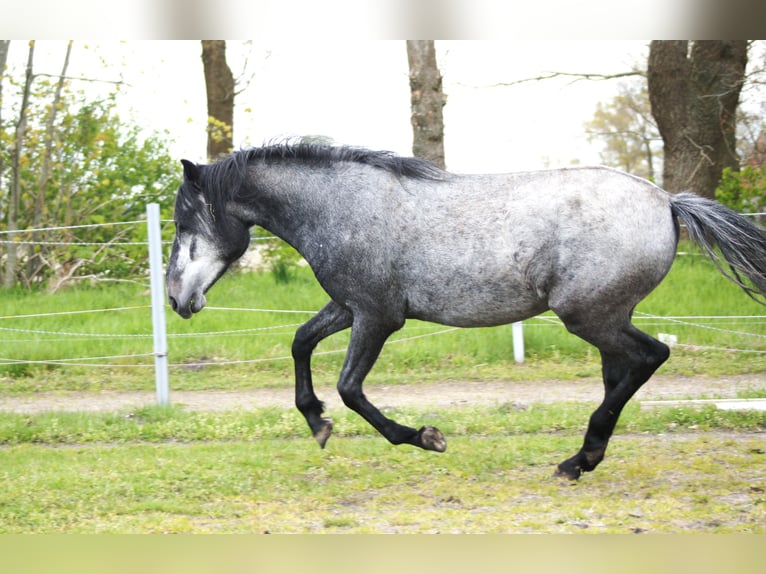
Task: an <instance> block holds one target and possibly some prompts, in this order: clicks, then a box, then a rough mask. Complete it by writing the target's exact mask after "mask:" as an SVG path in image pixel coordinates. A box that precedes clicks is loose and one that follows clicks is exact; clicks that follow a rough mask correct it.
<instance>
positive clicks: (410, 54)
mask: <svg viewBox="0 0 766 574" xmlns="http://www.w3.org/2000/svg"><path fill="white" fill-rule="evenodd" d="M407 60H408V62H409V67H410V94H411V95H410V103H411V106H412V117H411V122H412V136H413V138H412V153H413V154H414V155H415V156H418V157H423V158H425V159H428V160H431V161H432V162H434V163H435V164H436V165H438V166H439V167H441V168H444V166H445V163H444V117H443V115H442V108H443V107H444V105H445V104H446V103H447V98H446V96H445V95H444V92H443V91H442V76H441V74H440V73H439V67H438V66H437V65H436V51H435V50H434V42H433V40H407Z"/></svg>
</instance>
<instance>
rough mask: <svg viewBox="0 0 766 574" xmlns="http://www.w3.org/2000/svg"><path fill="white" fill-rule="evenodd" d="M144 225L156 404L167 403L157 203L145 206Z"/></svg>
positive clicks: (162, 283)
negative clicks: (146, 245) (147, 253)
mask: <svg viewBox="0 0 766 574" xmlns="http://www.w3.org/2000/svg"><path fill="white" fill-rule="evenodd" d="M146 225H147V228H148V231H149V274H150V278H151V291H152V332H153V333H154V372H155V379H156V387H157V404H158V405H160V406H167V405H169V404H170V387H169V385H168V340H167V332H166V329H165V281H164V278H163V272H162V233H161V231H160V206H159V205H158V204H156V203H150V204H148V205H147V206H146Z"/></svg>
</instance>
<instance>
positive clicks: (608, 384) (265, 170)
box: [167, 143, 766, 479]
mask: <svg viewBox="0 0 766 574" xmlns="http://www.w3.org/2000/svg"><path fill="white" fill-rule="evenodd" d="M182 163H183V168H184V181H183V184H182V185H181V187H180V189H179V190H178V196H177V199H176V205H175V222H176V237H175V242H174V244H173V251H172V254H171V257H170V262H169V265H168V269H167V289H168V295H169V300H170V305H171V306H172V308H173V309H174V310H175V311H176V312H177V313H178V314H179V315H181V317H184V318H189V317H191V316H192V314H193V313H196V312H198V311H200V310H201V309H202V308H203V307H204V305H205V293H206V291H207V290H208V289H209V288H210V287H211V286H212V285H213V284H214V283H215V282H216V280H217V279H218V278H219V277H220V276H221V275H222V274H223V273H224V271H225V270H226V269H227V268H228V267H229V265H231V263H233V262H234V261H235V260H236V259H238V258H239V257H240V256H241V255H242V254H243V253H244V252H245V250H246V249H247V247H248V243H249V240H250V232H249V230H250V228H251V227H252V226H254V225H259V226H262V227H264V228H265V229H267V230H269V231H270V232H272V233H273V234H274V235H277V236H278V237H280V238H282V239H284V240H285V241H286V242H287V243H289V244H290V245H292V246H293V247H294V248H295V249H296V250H298V252H299V253H300V254H301V255H302V256H303V257H304V258H305V259H306V261H308V263H309V265H310V266H311V268H312V270H313V271H314V274H315V275H316V278H317V280H318V281H319V283H320V284H321V285H322V287H323V288H324V290H325V291H326V292H327V293H328V295H329V296H330V302H329V303H327V305H325V307H324V308H322V310H321V311H319V313H318V314H317V315H315V316H314V317H313V318H312V319H311V320H310V321H308V322H307V323H306V324H305V325H303V326H302V327H300V328H299V329H298V331H297V333H296V335H295V340H294V342H293V345H292V355H293V357H294V360H295V402H296V406H297V408H298V409H299V410H300V412H301V413H302V414H303V415H304V416H305V418H306V421H307V422H308V425H309V427H310V428H311V431H312V433H313V435H314V437H315V438H316V440H317V441H318V442H319V444H320V445H321V446H322V447H324V445H325V443H326V442H327V439H328V438H329V437H330V433H331V431H332V422H331V421H330V420H329V419H327V418H323V417H322V411H323V404H322V402H321V401H320V400H319V399H318V398H317V397H316V395H315V394H314V390H313V386H312V379H311V367H310V359H311V354H312V352H313V350H314V348H315V347H316V346H317V344H318V343H319V342H320V341H321V340H322V339H324V338H325V337H328V336H330V335H332V334H333V333H336V332H338V331H341V330H343V329H347V328H349V327H351V340H350V343H349V346H348V350H347V353H346V358H345V362H344V365H343V368H342V371H341V374H340V379H339V381H338V391H339V393H340V396H341V397H342V399H343V402H344V403H345V404H346V405H347V406H348V407H350V408H351V409H353V410H354V411H356V412H358V413H359V414H360V415H361V416H362V417H364V418H365V419H366V420H367V421H368V422H369V423H370V424H371V425H372V426H373V427H375V428H376V429H377V430H378V431H379V432H380V433H381V434H382V435H383V436H384V437H386V438H387V439H388V440H389V441H391V442H392V443H394V444H401V443H409V444H412V445H415V446H418V447H421V448H424V449H429V450H435V451H439V452H442V451H444V450H445V449H446V441H445V438H444V436H443V435H442V433H441V432H440V431H439V430H438V429H436V428H434V427H432V426H423V427H422V428H420V429H414V428H410V427H407V426H403V425H400V424H398V423H396V422H395V421H393V420H391V419H389V418H387V417H385V416H384V415H383V414H382V413H381V412H380V411H379V410H378V409H377V408H376V407H375V406H374V405H373V404H372V403H370V401H369V400H368V399H367V397H366V396H365V395H364V393H363V392H362V383H363V381H364V379H365V377H366V375H367V373H368V372H369V371H370V369H371V368H372V366H373V364H374V363H375V361H376V359H377V357H378V355H379V353H380V351H381V349H382V347H383V344H384V343H385V341H386V339H387V338H388V337H389V336H390V335H391V334H392V333H394V332H395V331H397V330H398V329H400V328H401V327H402V326H403V325H404V322H405V320H406V319H408V318H414V319H421V320H425V321H432V322H435V323H442V324H445V325H453V326H457V327H485V326H493V325H502V324H506V323H510V322H513V321H521V320H523V319H528V318H530V317H533V316H535V315H537V314H539V313H541V312H543V311H546V310H548V309H550V310H552V311H553V312H554V313H556V314H557V315H558V316H559V317H560V318H561V320H562V321H563V322H564V324H565V325H566V328H567V329H568V330H569V331H570V332H572V333H574V334H575V335H577V336H579V337H581V338H582V339H584V340H585V341H587V342H588V343H590V344H592V345H594V346H595V347H596V348H598V350H599V351H600V353H601V359H602V367H603V378H604V387H605V396H604V401H603V402H602V404H601V405H600V406H599V407H598V409H596V411H595V412H594V413H593V415H592V416H591V418H590V421H589V424H588V428H587V431H586V433H585V440H584V444H583V446H582V448H581V449H580V451H579V452H578V453H577V454H575V455H574V456H573V457H571V458H569V459H567V460H565V461H564V462H562V463H561V464H559V465H558V469H557V474H559V475H561V476H565V477H568V478H571V479H576V478H578V477H579V476H580V474H581V472H583V471H590V470H593V469H594V468H595V467H596V465H598V463H599V462H600V461H601V460H602V459H603V457H604V452H605V450H606V446H607V443H608V441H609V438H610V436H611V435H612V432H613V430H614V427H615V424H616V423H617V419H618V417H619V415H620V413H621V411H622V409H623V407H624V406H625V404H626V403H627V401H628V400H629V399H630V398H631V397H632V396H633V394H634V393H635V392H636V391H637V390H638V389H639V388H640V387H641V385H643V384H644V383H645V382H646V381H647V380H648V379H649V377H650V376H651V375H652V373H654V371H655V370H656V369H657V368H658V367H659V366H660V365H661V364H662V363H663V362H664V361H665V360H666V359H667V358H668V355H669V349H668V347H667V346H666V345H664V344H663V343H661V342H659V341H657V340H655V339H654V338H652V337H650V336H649V335H647V334H646V333H643V332H641V331H639V330H638V329H637V328H636V327H635V326H633V325H632V324H631V316H632V313H633V309H634V307H635V306H636V304H637V303H638V302H639V301H641V300H642V299H643V298H644V297H646V296H647V295H648V294H649V293H650V292H651V291H652V290H653V289H654V288H655V287H656V286H657V285H658V284H659V283H660V281H661V280H662V279H663V277H665V275H666V274H667V272H668V270H669V269H670V266H671V264H672V263H673V258H674V256H675V252H676V245H677V242H678V235H679V228H678V221H679V220H680V221H681V222H683V223H684V224H685V225H686V227H687V229H688V232H689V236H690V238H691V239H692V240H694V241H695V242H697V243H698V244H700V245H701V246H702V247H703V248H704V250H705V251H706V252H707V254H708V255H709V256H710V257H711V258H712V259H713V260H714V261H715V262H716V265H718V266H719V269H721V270H722V271H723V272H724V273H725V274H726V275H727V276H728V277H729V278H730V279H732V280H733V281H735V282H736V283H738V284H739V285H740V286H741V287H742V288H743V289H745V291H746V292H747V293H748V294H750V295H751V296H753V297H758V296H760V295H762V294H764V292H766V238H764V235H763V233H762V230H761V228H759V227H758V226H756V225H754V224H753V223H751V222H750V221H748V220H747V219H745V218H744V217H742V216H741V215H738V214H737V213H735V212H733V211H731V210H729V209H727V208H725V207H723V206H721V205H720V204H718V203H716V202H714V201H711V200H708V199H704V198H701V197H698V196H696V195H693V194H689V193H681V194H678V195H670V194H668V193H666V192H665V191H663V190H662V189H660V188H659V187H657V186H655V185H653V184H652V183H650V182H648V181H645V180H643V179H640V178H638V177H634V176H631V175H628V174H625V173H621V172H619V171H615V170H612V169H606V168H599V167H596V168H573V169H557V170H550V171H539V172H525V173H509V174H502V175H456V174H452V173H448V172H445V171H442V170H439V169H437V168H436V167H434V166H433V165H431V164H430V163H428V162H426V161H423V160H420V159H416V158H404V157H399V156H397V155H394V154H392V153H389V152H376V151H369V150H365V149H361V148H354V147H340V146H326V145H308V144H289V143H285V144H277V145H268V146H264V147H260V148H253V149H247V150H242V151H238V152H235V153H233V154H231V155H229V156H228V157H225V158H223V159H221V160H219V161H217V162H215V163H213V164H210V165H196V164H194V163H192V162H189V161H186V160H183V161H182ZM715 245H717V246H718V247H719V248H720V251H721V253H722V255H723V260H725V263H726V264H728V270H726V269H725V268H724V267H723V265H722V264H721V262H720V261H721V260H720V256H718V255H717V253H716V251H714V246H715ZM743 277H744V279H743Z"/></svg>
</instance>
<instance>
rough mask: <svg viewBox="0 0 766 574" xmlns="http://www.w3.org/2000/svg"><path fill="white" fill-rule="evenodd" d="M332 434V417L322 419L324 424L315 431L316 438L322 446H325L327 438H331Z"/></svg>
mask: <svg viewBox="0 0 766 574" xmlns="http://www.w3.org/2000/svg"><path fill="white" fill-rule="evenodd" d="M331 434H332V421H331V420H330V419H322V426H321V427H320V428H319V430H318V431H316V432H315V433H314V438H315V439H316V441H317V442H318V443H319V446H320V447H322V448H324V445H325V444H327V440H328V439H329V438H330V435H331Z"/></svg>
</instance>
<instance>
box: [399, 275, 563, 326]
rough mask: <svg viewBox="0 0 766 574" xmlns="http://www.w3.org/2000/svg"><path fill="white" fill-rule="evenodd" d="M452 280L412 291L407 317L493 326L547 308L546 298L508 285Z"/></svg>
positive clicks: (445, 323) (524, 317)
mask: <svg viewBox="0 0 766 574" xmlns="http://www.w3.org/2000/svg"><path fill="white" fill-rule="evenodd" d="M491 287H492V286H488V285H486V284H485V285H481V286H479V285H476V284H472V283H471V282H465V283H460V282H459V281H450V282H448V283H446V284H445V285H444V289H441V290H438V289H421V290H419V291H417V292H410V294H409V297H408V307H407V316H408V317H409V318H413V319H421V320H423V321H430V322H433V323H440V324H443V325H451V326H454V327H492V326H496V325H505V324H507V323H513V322H515V321H522V320H524V319H528V318H530V317H534V316H535V315H539V314H540V313H542V312H544V311H546V310H547V309H548V305H547V298H546V297H544V296H542V294H541V293H536V292H535V291H533V290H529V289H521V288H518V289H509V288H508V285H507V284H506V285H497V286H496V287H495V288H494V289H493V288H491Z"/></svg>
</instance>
